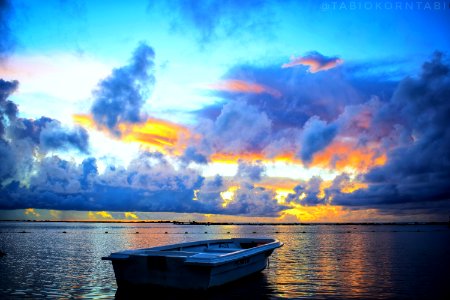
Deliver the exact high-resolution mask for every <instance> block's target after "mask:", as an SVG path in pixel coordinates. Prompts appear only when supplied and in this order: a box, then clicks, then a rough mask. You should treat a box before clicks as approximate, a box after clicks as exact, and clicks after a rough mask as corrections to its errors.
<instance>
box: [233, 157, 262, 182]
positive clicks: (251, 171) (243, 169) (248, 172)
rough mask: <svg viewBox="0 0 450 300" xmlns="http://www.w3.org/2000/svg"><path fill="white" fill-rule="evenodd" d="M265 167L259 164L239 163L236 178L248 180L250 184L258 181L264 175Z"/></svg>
mask: <svg viewBox="0 0 450 300" xmlns="http://www.w3.org/2000/svg"><path fill="white" fill-rule="evenodd" d="M264 172H265V167H264V165H263V164H261V162H256V163H252V162H244V161H239V165H238V171H237V173H236V177H237V178H239V179H242V180H250V181H252V182H256V181H260V180H261V177H262V176H263V175H264Z"/></svg>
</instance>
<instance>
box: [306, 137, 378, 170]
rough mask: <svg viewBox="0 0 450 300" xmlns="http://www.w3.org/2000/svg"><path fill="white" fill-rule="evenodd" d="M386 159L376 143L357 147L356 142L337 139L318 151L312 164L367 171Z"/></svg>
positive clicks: (337, 168)
mask: <svg viewBox="0 0 450 300" xmlns="http://www.w3.org/2000/svg"><path fill="white" fill-rule="evenodd" d="M386 161H387V156H386V154H384V153H380V151H379V149H377V145H375V144H373V145H368V146H365V147H357V146H356V145H355V144H354V142H351V141H343V140H336V141H334V142H333V143H332V144H331V145H329V146H328V147H327V148H326V149H325V150H323V151H321V152H319V153H316V154H315V155H314V158H313V160H312V163H311V165H312V166H316V167H322V168H330V169H336V170H338V171H345V170H348V169H352V170H357V171H359V172H367V171H368V170H369V169H371V168H373V167H376V166H382V165H384V164H385V163H386Z"/></svg>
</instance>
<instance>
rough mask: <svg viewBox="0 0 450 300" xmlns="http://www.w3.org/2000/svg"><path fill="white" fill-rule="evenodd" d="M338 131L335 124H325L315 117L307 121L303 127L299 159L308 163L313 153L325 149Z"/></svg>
mask: <svg viewBox="0 0 450 300" xmlns="http://www.w3.org/2000/svg"><path fill="white" fill-rule="evenodd" d="M337 131H338V128H337V126H336V124H327V123H326V122H325V121H322V120H320V119H319V118H317V117H312V118H311V119H309V120H308V121H307V122H306V124H305V126H304V127H303V134H302V138H301V142H300V143H301V151H300V157H301V159H302V160H303V161H304V162H310V161H311V160H312V157H313V155H314V153H316V152H318V151H320V150H323V149H325V148H326V147H327V146H328V145H329V144H330V143H331V141H332V140H333V139H334V137H335V136H336V134H337Z"/></svg>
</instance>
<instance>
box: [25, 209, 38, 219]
mask: <svg viewBox="0 0 450 300" xmlns="http://www.w3.org/2000/svg"><path fill="white" fill-rule="evenodd" d="M24 214H26V215H30V216H34V217H40V216H41V215H40V214H39V213H38V212H36V211H35V210H34V208H27V209H25V211H24Z"/></svg>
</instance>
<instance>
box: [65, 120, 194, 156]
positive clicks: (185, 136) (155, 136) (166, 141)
mask: <svg viewBox="0 0 450 300" xmlns="http://www.w3.org/2000/svg"><path fill="white" fill-rule="evenodd" d="M73 120H74V122H75V123H76V124H79V125H81V126H83V127H86V128H89V129H94V130H98V131H101V132H102V133H104V134H107V135H108V136H110V137H112V138H115V139H120V140H121V141H124V142H129V143H137V144H139V145H140V146H141V147H143V148H145V149H147V150H150V151H159V152H162V153H164V154H174V155H181V154H182V153H183V151H184V149H185V148H186V147H187V142H188V140H189V139H191V138H192V139H195V138H198V136H196V135H193V134H191V132H190V131H189V129H188V128H187V127H184V126H181V125H178V124H175V123H172V122H169V121H165V120H161V119H156V118H148V119H147V120H146V121H145V122H142V123H136V124H133V123H126V122H122V123H119V124H118V126H117V129H118V131H119V133H120V134H119V136H117V135H114V134H113V133H111V132H110V130H108V129H107V128H106V127H105V126H99V125H98V124H97V123H96V122H95V120H94V119H93V117H92V116H91V115H82V114H77V115H74V116H73Z"/></svg>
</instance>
